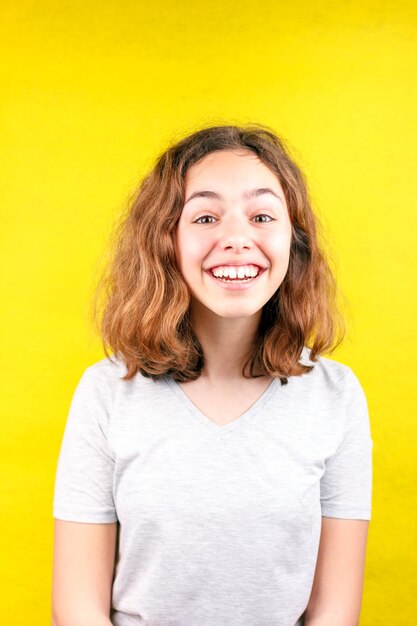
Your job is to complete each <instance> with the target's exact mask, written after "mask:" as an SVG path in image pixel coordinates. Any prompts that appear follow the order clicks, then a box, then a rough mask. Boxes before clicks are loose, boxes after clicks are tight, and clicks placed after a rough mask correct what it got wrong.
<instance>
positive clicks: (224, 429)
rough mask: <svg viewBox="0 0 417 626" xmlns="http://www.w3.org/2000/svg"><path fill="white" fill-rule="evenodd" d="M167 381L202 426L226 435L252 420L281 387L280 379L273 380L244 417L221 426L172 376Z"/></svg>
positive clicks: (241, 416)
mask: <svg viewBox="0 0 417 626" xmlns="http://www.w3.org/2000/svg"><path fill="white" fill-rule="evenodd" d="M165 381H166V382H167V384H168V386H169V387H170V389H171V390H172V391H173V392H174V394H175V395H176V396H177V398H178V399H179V400H180V402H181V403H182V404H184V405H185V406H186V407H187V409H188V410H189V411H190V412H191V414H192V415H193V416H194V417H195V418H196V419H197V420H199V422H200V423H201V424H203V425H204V426H206V427H207V428H209V429H210V430H212V431H213V432H216V433H220V434H224V433H229V432H231V431H233V430H235V429H236V428H238V427H239V426H242V425H243V424H246V422H247V421H248V420H250V419H251V418H252V417H253V416H254V415H255V414H256V413H258V411H259V410H260V409H261V408H262V407H263V405H264V404H265V402H266V401H267V400H268V399H269V398H270V396H271V395H272V394H273V393H274V391H275V390H276V388H277V387H278V386H279V387H280V386H281V381H280V379H279V378H273V379H272V381H271V382H270V383H269V385H268V387H267V388H266V389H264V391H263V392H262V394H261V395H260V396H259V397H258V399H257V400H255V402H254V403H253V404H252V405H251V406H250V407H249V408H248V409H247V410H246V411H245V412H244V413H242V415H240V416H239V417H237V418H236V419H234V420H233V421H232V422H229V423H228V424H224V425H223V426H221V425H220V424H216V423H215V422H213V421H212V420H211V419H210V418H209V417H207V415H205V414H204V413H203V412H202V411H200V409H199V408H197V406H196V405H195V404H194V402H192V401H191V400H190V398H189V397H188V396H187V394H186V393H185V391H184V390H183V389H182V387H180V385H179V384H178V383H177V381H175V380H174V379H173V378H172V376H170V375H167V376H166V377H165Z"/></svg>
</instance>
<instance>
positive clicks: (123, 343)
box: [93, 125, 341, 382]
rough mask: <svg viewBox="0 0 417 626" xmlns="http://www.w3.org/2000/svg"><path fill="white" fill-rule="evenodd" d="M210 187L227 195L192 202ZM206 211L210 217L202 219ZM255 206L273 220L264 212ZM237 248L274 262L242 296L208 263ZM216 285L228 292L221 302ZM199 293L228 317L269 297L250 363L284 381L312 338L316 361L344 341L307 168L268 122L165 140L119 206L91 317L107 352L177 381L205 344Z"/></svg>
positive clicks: (265, 264)
mask: <svg viewBox="0 0 417 626" xmlns="http://www.w3.org/2000/svg"><path fill="white" fill-rule="evenodd" d="M242 177H245V179H243V178H242ZM253 189H263V190H265V189H270V190H271V192H272V193H270V192H265V191H263V192H259V191H258V192H256V193H257V194H258V195H257V196H256V197H252V198H251V199H249V198H248V199H246V200H244V199H243V197H242V194H243V193H244V192H247V191H251V190H253ZM202 191H214V192H216V193H218V194H220V195H221V196H222V198H220V199H219V198H215V197H213V196H211V197H210V194H204V197H203V196H201V195H200V196H199V197H195V198H194V199H192V200H191V196H192V195H193V194H194V193H197V192H202ZM222 192H223V193H222ZM274 194H275V195H274ZM186 200H187V203H185V202H186ZM199 208H200V209H201V210H199ZM267 209H268V210H267ZM206 214H209V215H211V216H213V219H211V218H210V219H211V222H210V219H208V218H204V219H202V220H201V219H199V218H200V217H202V216H204V215H206ZM258 215H268V216H270V218H271V219H273V220H276V221H268V222H265V220H263V219H262V218H261V220H260V221H258V218H257V217H256V216H258ZM220 217H221V220H220V219H217V218H220ZM194 218H195V220H194ZM196 220H197V222H196ZM207 221H209V222H210V223H209V224H207ZM240 258H241V259H242V261H244V262H246V260H249V261H252V262H253V263H254V264H256V265H257V264H259V266H260V267H262V268H264V269H266V270H267V271H266V272H265V275H260V276H259V277H258V278H257V279H256V282H254V284H253V285H252V286H251V287H250V288H248V289H247V290H245V293H243V291H242V292H240V293H239V299H238V298H235V297H233V298H232V296H234V295H238V294H233V293H232V292H230V291H227V290H225V289H223V290H222V291H221V292H220V290H221V286H219V285H218V284H217V282H216V281H218V279H216V278H214V277H212V276H211V275H208V274H207V273H206V272H205V270H207V269H209V268H212V267H213V266H214V265H221V264H223V263H224V262H225V261H227V260H229V259H230V260H231V263H230V264H232V265H233V262H235V261H237V260H238V259H240ZM240 264H241V262H240V261H239V263H238V265H240ZM216 293H218V294H219V296H220V293H221V295H222V297H219V299H218V302H217V303H216V302H215V300H216V298H215V297H214V296H215V294H216ZM249 293H252V295H253V296H254V299H253V298H251V297H249ZM103 295H104V303H103V304H104V307H103V311H102V313H101V312H100V311H99V308H100V302H99V301H100V297H101V296H103ZM223 296H224V297H223ZM229 296H230V297H229ZM193 299H194V300H195V301H198V302H199V303H200V304H203V305H204V306H207V305H208V306H209V307H210V306H211V307H216V310H215V312H217V314H220V315H227V316H239V315H241V311H242V307H243V315H250V314H255V313H256V311H257V310H258V309H259V308H260V307H261V310H260V315H259V317H260V321H259V328H258V336H257V339H256V342H255V344H254V347H253V351H252V354H251V355H250V357H249V359H248V362H247V365H249V367H250V375H253V376H255V375H259V376H261V375H265V374H269V375H272V376H279V377H280V378H281V379H282V380H283V382H284V381H285V379H286V378H287V377H288V376H290V375H300V374H302V373H304V372H306V371H307V370H308V369H309V368H307V367H306V366H304V365H302V364H300V363H299V358H300V355H301V350H302V348H303V346H304V345H308V346H309V347H310V348H311V356H310V358H311V359H312V360H314V359H315V357H316V356H317V355H318V354H321V353H323V352H329V351H330V350H331V349H332V348H334V347H335V346H336V345H337V344H338V342H340V339H339V338H338V337H337V333H338V331H340V329H341V323H340V322H341V320H340V316H339V314H338V311H337V307H336V304H335V283H334V280H333V276H332V274H331V272H330V269H329V266H328V264H327V262H326V260H325V258H324V256H323V254H322V252H321V250H320V248H319V245H318V241H317V225H316V217H315V216H314V213H313V211H312V209H311V206H310V201H309V198H308V193H307V188H306V184H305V181H304V177H303V175H302V173H301V172H300V170H299V168H298V167H297V165H296V164H295V163H294V162H293V161H292V159H291V158H290V156H289V154H288V152H287V150H286V149H285V147H284V145H283V142H282V141H281V140H280V139H279V138H278V137H277V135H276V134H275V133H274V132H272V131H271V130H270V129H268V128H266V127H263V126H260V125H255V126H248V127H237V126H216V127H209V128H204V129H202V130H199V131H197V132H195V133H193V134H191V135H189V136H188V137H186V138H184V139H182V140H181V141H179V142H177V143H175V144H173V145H171V146H169V147H168V149H167V150H166V151H165V152H164V153H163V154H162V155H161V156H160V157H159V158H158V159H157V161H156V164H155V166H154V168H153V170H152V171H151V172H150V173H149V174H148V175H147V176H146V177H145V178H144V180H143V181H142V184H141V185H140V187H139V189H138V191H137V193H136V194H135V196H134V198H133V200H132V202H131V204H130V205H129V207H128V210H127V212H126V214H125V215H123V216H122V220H121V221H120V223H119V225H118V227H117V229H116V231H115V232H114V240H113V257H112V259H111V261H110V263H109V264H108V266H107V268H106V270H105V272H104V274H103V276H102V277H101V280H100V282H99V285H98V288H97V292H96V296H95V298H94V301H93V320H94V323H95V325H96V327H97V328H98V329H99V332H100V333H101V336H102V340H103V346H104V350H105V353H106V355H108V351H107V347H110V349H112V350H113V351H114V353H115V354H116V355H117V356H119V357H122V358H123V359H124V361H125V362H126V365H127V368H128V372H127V375H126V377H125V378H126V379H128V378H132V377H133V376H134V375H135V374H136V372H137V371H140V372H141V373H142V374H143V375H145V376H152V377H154V378H158V377H160V376H163V375H165V374H167V373H170V374H172V375H173V377H174V378H175V379H176V380H178V381H186V380H192V379H195V378H198V376H199V375H200V372H201V369H202V366H203V363H204V354H203V353H202V349H201V345H200V344H199V341H198V339H197V337H196V335H195V333H194V332H193V328H192V325H191V319H190V310H191V304H192V302H193ZM254 300H255V301H254ZM239 302H240V305H241V308H240V309H239ZM258 304H259V306H258ZM257 307H258V309H257ZM239 311H240V312H239ZM244 369H245V368H244ZM255 372H256V374H255Z"/></svg>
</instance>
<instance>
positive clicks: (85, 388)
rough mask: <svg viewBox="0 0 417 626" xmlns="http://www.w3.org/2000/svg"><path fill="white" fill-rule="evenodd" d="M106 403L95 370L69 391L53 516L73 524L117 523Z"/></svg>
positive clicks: (106, 393)
mask: <svg viewBox="0 0 417 626" xmlns="http://www.w3.org/2000/svg"><path fill="white" fill-rule="evenodd" d="M110 405H111V400H110V394H109V391H108V389H107V388H106V384H105V381H104V380H100V379H99V375H98V373H97V371H96V369H95V366H94V365H93V366H90V367H88V368H87V369H86V370H85V372H84V374H83V375H82V377H81V379H80V381H79V383H78V386H77V387H76V389H75V392H74V395H73V398H72V402H71V406H70V409H69V414H68V418H67V422H66V425H65V430H64V434H63V438H62V442H61V449H60V453H59V457H58V463H57V469H56V477H55V489H54V498H53V517H55V518H57V519H61V520H66V521H73V522H91V523H111V522H115V521H117V515H116V511H115V506H114V500H113V472H114V458H113V456H112V454H111V451H110V450H109V446H108V441H107V433H108V426H109V418H110V412H111V406H110Z"/></svg>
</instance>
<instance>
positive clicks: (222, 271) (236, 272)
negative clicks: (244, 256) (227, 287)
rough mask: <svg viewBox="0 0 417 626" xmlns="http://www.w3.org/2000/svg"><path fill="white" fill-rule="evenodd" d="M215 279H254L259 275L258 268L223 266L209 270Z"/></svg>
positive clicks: (250, 266)
mask: <svg viewBox="0 0 417 626" xmlns="http://www.w3.org/2000/svg"><path fill="white" fill-rule="evenodd" d="M211 271H212V273H213V275H214V276H216V278H223V277H225V278H232V279H233V278H241V279H242V278H245V277H246V278H254V277H255V276H257V275H258V273H259V268H258V267H257V266H255V265H242V266H239V267H231V266H227V265H226V266H223V267H216V268H215V269H213V270H211Z"/></svg>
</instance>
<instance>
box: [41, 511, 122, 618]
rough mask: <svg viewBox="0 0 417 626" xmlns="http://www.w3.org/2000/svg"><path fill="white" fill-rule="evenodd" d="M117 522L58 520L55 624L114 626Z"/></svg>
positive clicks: (55, 559) (53, 616)
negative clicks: (112, 596)
mask: <svg viewBox="0 0 417 626" xmlns="http://www.w3.org/2000/svg"><path fill="white" fill-rule="evenodd" d="M116 537H117V522H114V523H111V524H85V523H79V522H66V521H63V520H60V519H55V527H54V555H53V576H52V624H53V626H111V622H110V606H111V590H112V583H113V571H114V563H115V550H116Z"/></svg>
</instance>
